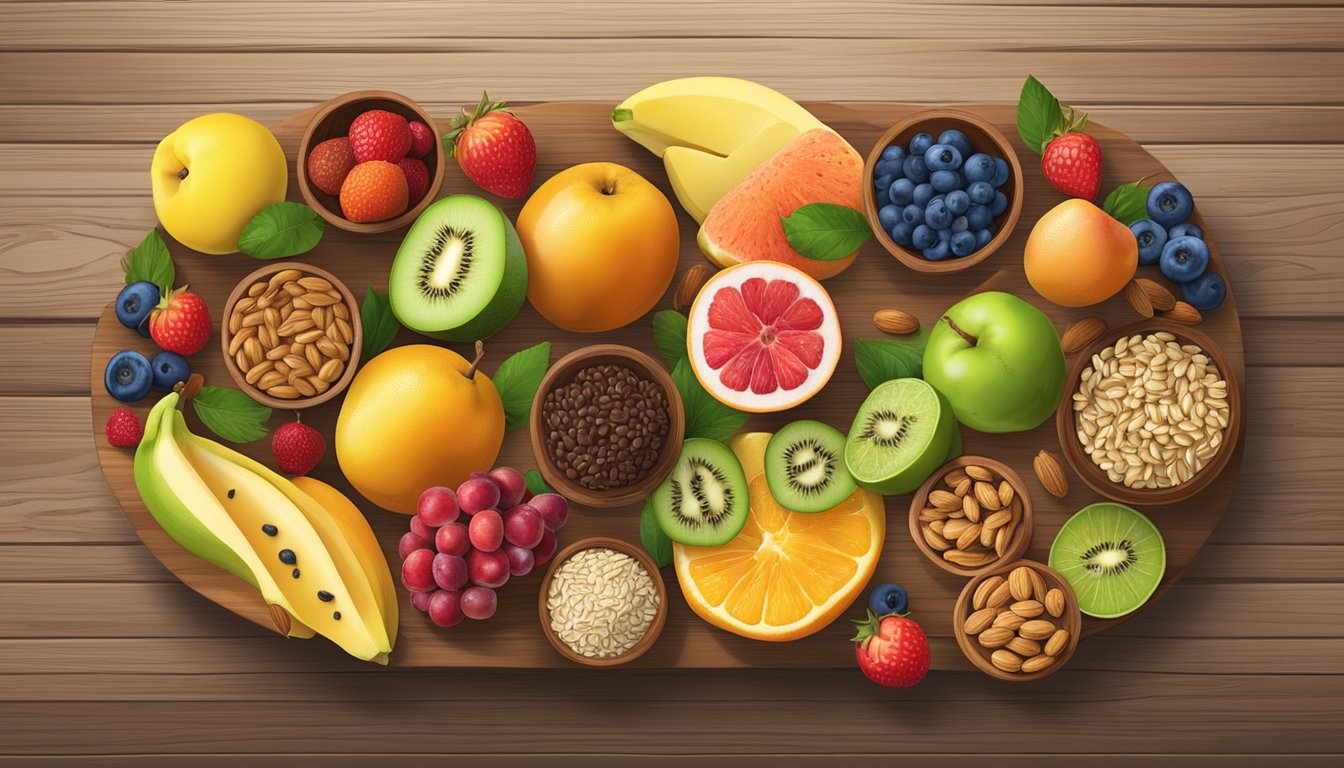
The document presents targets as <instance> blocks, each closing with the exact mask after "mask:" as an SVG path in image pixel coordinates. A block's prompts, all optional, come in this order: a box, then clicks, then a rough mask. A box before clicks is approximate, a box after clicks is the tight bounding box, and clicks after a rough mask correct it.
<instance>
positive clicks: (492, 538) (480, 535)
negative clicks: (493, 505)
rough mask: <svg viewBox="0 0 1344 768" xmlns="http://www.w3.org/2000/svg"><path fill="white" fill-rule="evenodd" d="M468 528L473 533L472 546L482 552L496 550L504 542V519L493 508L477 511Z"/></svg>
mask: <svg viewBox="0 0 1344 768" xmlns="http://www.w3.org/2000/svg"><path fill="white" fill-rule="evenodd" d="M467 530H468V532H469V533H470V534H471V546H473V547H475V548H477V549H479V550H481V551H482V552H494V551H495V550H497V549H499V545H500V544H502V543H503V542H504V520H503V518H501V517H500V515H499V512H496V511H495V510H493V509H483V510H481V511H480V512H477V513H476V514H475V516H473V517H472V518H471V522H470V523H469V524H468V525H467Z"/></svg>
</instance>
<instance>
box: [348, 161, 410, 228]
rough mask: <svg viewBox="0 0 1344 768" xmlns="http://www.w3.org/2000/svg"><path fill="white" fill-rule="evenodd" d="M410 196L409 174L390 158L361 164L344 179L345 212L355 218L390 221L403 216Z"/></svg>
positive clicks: (356, 219)
mask: <svg viewBox="0 0 1344 768" xmlns="http://www.w3.org/2000/svg"><path fill="white" fill-rule="evenodd" d="M409 199H410V188H409V187H408V186H407V185H406V174H404V173H402V171H401V169H400V168H398V167H397V166H396V164H395V163H389V162H387V161H386V160H370V161H368V162H365V163H360V164H359V165H356V166H355V167H354V168H351V169H350V173H348V174H346V176H345V181H343V182H341V213H343V214H345V218H347V219H349V220H351V221H355V222H368V221H386V220H387V219H390V218H393V217H394V216H400V215H401V214H402V212H404V211H405V210H406V203H407V201H408V200H409Z"/></svg>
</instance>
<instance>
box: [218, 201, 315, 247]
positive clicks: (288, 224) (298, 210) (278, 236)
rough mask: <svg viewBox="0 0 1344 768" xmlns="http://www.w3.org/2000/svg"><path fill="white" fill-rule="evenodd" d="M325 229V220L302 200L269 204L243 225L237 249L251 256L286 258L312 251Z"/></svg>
mask: <svg viewBox="0 0 1344 768" xmlns="http://www.w3.org/2000/svg"><path fill="white" fill-rule="evenodd" d="M326 228H327V222H325V221H323V219H322V217H321V216H318V215H317V212H316V211H314V210H313V209H312V208H309V207H308V206H306V205H304V204H303V203H290V202H284V201H282V202H279V203H272V204H270V205H268V206H266V207H265V208H262V209H261V211H260V212H259V213H258V214H257V215H256V216H253V217H252V220H251V221H249V222H247V226H245V227H243V234H242V236H241V237H240V238H239V239H238V250H240V251H242V252H243V253H246V254H247V255H248V256H251V257H252V258H254V259H286V258H289V257H290V256H298V255H299V254H302V253H307V252H309V251H311V250H313V248H315V247H316V246H317V243H318V241H320V240H321V239H322V232H323V231H325V230H326Z"/></svg>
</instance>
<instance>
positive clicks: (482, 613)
mask: <svg viewBox="0 0 1344 768" xmlns="http://www.w3.org/2000/svg"><path fill="white" fill-rule="evenodd" d="M461 604H462V613H463V615H465V616H466V617H467V618H469V619H476V620H478V621H479V620H484V619H488V618H490V617H491V616H494V615H495V609H496V608H498V607H499V597H498V596H497V595H495V591H494V590H493V589H487V588H485V587H467V588H466V589H464V590H462V600H461Z"/></svg>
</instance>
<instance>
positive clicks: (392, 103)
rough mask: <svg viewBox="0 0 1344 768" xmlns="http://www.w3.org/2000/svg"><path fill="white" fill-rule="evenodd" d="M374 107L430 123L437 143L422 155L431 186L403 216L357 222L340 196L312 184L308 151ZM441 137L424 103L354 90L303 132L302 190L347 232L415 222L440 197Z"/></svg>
mask: <svg viewBox="0 0 1344 768" xmlns="http://www.w3.org/2000/svg"><path fill="white" fill-rule="evenodd" d="M370 109H384V110H387V111H388V112H395V113H396V114H398V115H401V116H402V117H404V118H406V119H407V120H419V121H420V122H422V123H424V124H425V125H428V126H429V130H430V132H431V133H433V134H434V143H433V144H432V145H431V146H430V148H429V152H428V154H426V155H425V156H424V157H422V158H420V160H422V161H423V162H424V164H425V167H426V168H428V169H429V188H428V189H427V190H426V191H425V196H424V197H423V198H421V199H420V202H418V203H416V204H415V205H413V206H411V208H410V209H408V210H407V211H406V212H405V213H403V214H401V215H400V216H397V217H395V218H391V219H387V220H385V221H370V222H366V223H356V222H353V221H350V220H349V219H347V218H345V216H344V215H343V214H342V213H341V201H340V199H339V198H337V197H336V196H335V195H328V194H327V193H326V192H323V191H322V190H320V189H318V188H317V187H315V186H313V185H312V184H311V183H309V181H308V153H309V152H311V151H312V149H313V147H315V146H317V145H318V144H321V143H322V142H324V141H326V140H327V139H334V138H338V137H341V136H345V135H346V134H348V133H349V132H350V123H351V122H353V121H354V119H355V118H356V117H359V115H360V114H361V113H363V112H367V111H368V110H370ZM441 140H442V137H441V136H440V135H439V129H438V126H436V125H435V124H434V120H433V119H432V118H430V116H429V115H428V114H426V113H425V111H424V110H423V109H421V108H420V105H418V104H416V103H415V102H414V101H411V100H410V99H408V98H406V97H405V96H402V95H401V94H399V93H392V92H391V91H351V92H350V93H347V94H344V95H342V96H337V97H336V98H334V99H332V100H331V101H328V102H327V103H326V104H324V105H322V108H321V109H320V110H318V112H317V114H316V115H314V116H313V119H312V120H311V121H309V123H308V127H307V128H305V129H304V131H303V138H302V139H301V140H300V141H299V156H298V158H297V159H296V160H295V168H294V172H295V174H296V175H297V176H298V178H299V192H300V193H301V194H302V195H303V200H304V202H306V203H307V204H308V206H309V207H310V208H312V209H313V210H315V211H317V213H318V215H319V216H321V217H322V218H324V219H326V220H327V221H328V222H330V223H331V224H332V225H334V226H336V227H338V228H340V229H344V230H345V231H347V232H357V233H360V234H376V233H378V232H391V231H392V230H394V229H400V228H402V227H404V226H407V225H408V224H410V223H411V222H413V221H415V219H416V217H418V216H419V215H420V214H421V213H422V212H423V211H424V210H425V209H426V208H428V207H429V204H430V203H432V202H434V199H435V198H437V197H438V196H439V189H440V188H441V187H442V186H443V147H442V145H441Z"/></svg>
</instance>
